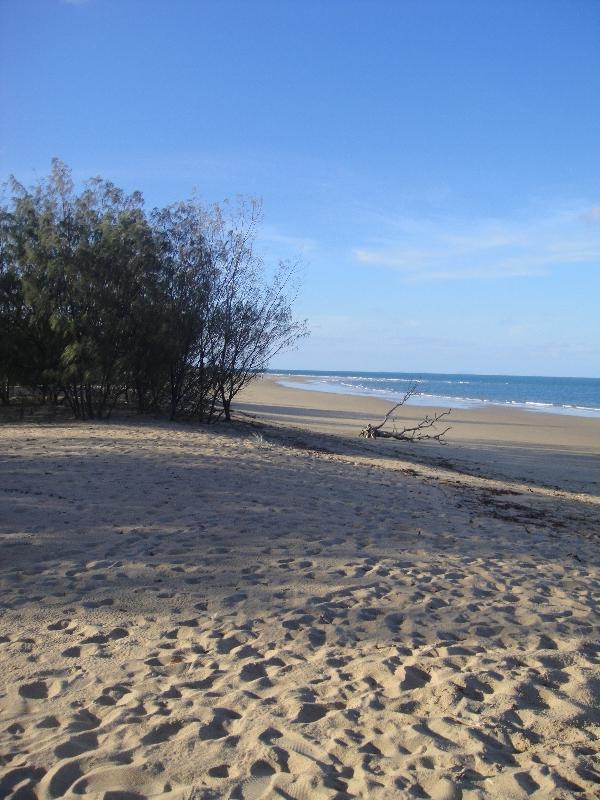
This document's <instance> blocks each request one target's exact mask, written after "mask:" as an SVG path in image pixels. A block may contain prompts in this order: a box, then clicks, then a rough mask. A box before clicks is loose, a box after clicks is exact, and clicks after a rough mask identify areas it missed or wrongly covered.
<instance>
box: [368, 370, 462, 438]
mask: <svg viewBox="0 0 600 800" xmlns="http://www.w3.org/2000/svg"><path fill="white" fill-rule="evenodd" d="M415 394H417V385H416V384H413V385H412V386H410V387H409V389H408V390H407V391H406V392H405V394H404V397H403V398H402V400H400V402H399V403H396V405H395V406H393V407H392V408H390V410H389V411H388V412H387V414H386V415H385V417H384V418H383V420H382V422H380V423H379V425H370V424H369V425H367V427H366V428H363V429H362V431H361V432H360V436H362V437H363V438H365V439H378V438H382V439H400V440H401V441H405V442H417V441H421V440H422V439H430V440H432V441H436V442H440V443H441V444H446V442H445V440H444V439H443V438H442V437H443V436H444V435H445V434H446V433H448V431H449V430H450V428H451V426H448V427H447V428H444V430H443V431H440V432H438V433H434V432H432V431H431V429H432V428H435V425H436V424H437V423H438V422H439V420H441V419H442V418H443V417H447V416H448V414H450V409H448V410H447V411H439V412H436V413H434V414H433V416H430V415H429V414H427V415H426V416H425V417H424V418H423V419H422V420H421V421H420V422H419V423H417V425H414V426H413V427H412V428H402V429H401V430H398V429H397V428H396V418H395V417H394V416H392V415H393V413H394V411H395V410H396V409H397V408H400V407H401V406H403V405H404V404H405V403H406V401H407V400H408V399H409V398H411V397H413V395H415ZM390 420H391V422H392V425H393V428H392V430H391V431H390V430H383V427H384V425H385V424H386V423H387V422H389V421H390Z"/></svg>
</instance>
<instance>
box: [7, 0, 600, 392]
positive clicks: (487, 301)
mask: <svg viewBox="0 0 600 800" xmlns="http://www.w3.org/2000/svg"><path fill="white" fill-rule="evenodd" d="M599 101H600V2H598V0H518V2H512V1H511V0H502V2H481V0H474V1H473V2H469V0H455V2H449V1H448V0H436V1H434V0H412V1H409V0H388V1H387V2H378V0H369V1H367V0H364V1H363V2H353V0H319V1H317V0H272V1H270V0H252V1H251V0H241V1H240V2H234V0H219V2H217V1H216V0H213V1H212V2H203V0H0V102H1V108H2V114H1V115H0V175H1V176H2V177H7V176H8V175H9V174H10V173H15V174H16V175H17V177H19V178H20V179H21V180H23V181H25V182H29V181H31V180H33V179H35V178H36V177H39V176H42V175H44V174H46V173H47V172H48V170H49V165H50V159H51V158H52V156H59V157H60V158H62V159H63V160H64V161H66V162H67V163H68V164H69V165H70V166H71V167H72V168H73V170H74V173H75V176H76V177H77V178H81V179H84V178H87V177H89V176H91V175H96V174H101V175H103V176H104V177H107V178H111V179H112V180H114V181H115V182H116V183H118V184H120V185H122V186H123V187H124V188H126V189H136V188H139V189H141V190H142V191H143V193H144V195H145V197H146V199H147V202H148V204H149V205H155V204H165V203H167V202H171V201H174V200H177V199H181V198H184V197H187V196H189V195H190V194H191V193H192V191H193V190H194V189H197V190H198V191H199V193H200V194H201V196H202V197H203V198H205V199H206V200H207V201H214V200H221V199H223V198H225V197H234V196H235V195H237V194H247V195H253V196H260V197H262V198H263V202H264V216H265V222H264V226H263V229H262V233H261V239H260V242H259V245H260V247H261V248H262V250H263V251H264V253H265V256H266V258H267V259H268V260H270V261H274V260H277V259H278V258H290V259H292V260H296V259H299V260H301V262H302V273H303V286H302V291H301V295H300V297H299V299H298V301H297V303H296V309H297V313H298V314H299V315H301V316H306V317H307V318H308V320H309V323H310V327H311V330H312V336H311V337H310V339H308V340H307V341H306V342H303V343H302V344H301V345H300V347H299V348H298V350H297V351H295V352H293V353H288V354H286V355H283V356H281V357H279V359H278V360H277V362H275V363H274V365H273V366H276V367H289V368H320V369H357V370H358V369H362V370H364V369H372V370H390V371H396V370H398V371H408V372H410V371H413V372H416V373H421V372H427V371H444V372H466V371H469V372H485V373H515V374H541V375H581V376H591V377H599V376H600V313H599V312H598V306H599V305H600V303H599V300H600V102H599Z"/></svg>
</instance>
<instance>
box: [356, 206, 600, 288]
mask: <svg viewBox="0 0 600 800" xmlns="http://www.w3.org/2000/svg"><path fill="white" fill-rule="evenodd" d="M596 211H598V219H599V220H600V207H598V208H597V209H596V208H593V209H591V212H594V214H595V212H596ZM591 212H590V211H588V212H586V214H587V216H589V215H590V213H591ZM582 219H584V215H582V214H581V213H579V212H578V213H574V212H568V213H566V212H560V213H554V214H552V215H548V216H547V217H543V218H538V219H530V220H527V221H523V220H519V221H514V220H510V221H499V220H475V221H472V222H470V223H466V222H462V221H451V222H448V221H446V222H441V223H432V222H430V221H421V222H419V221H415V220H406V221H399V223H398V225H397V226H396V229H397V232H399V233H397V234H396V237H394V239H392V240H390V239H388V240H379V241H377V240H375V241H373V243H372V244H371V245H368V246H363V247H356V248H354V250H353V257H354V259H355V260H356V261H358V262H359V263H361V264H365V265H368V266H372V267H383V268H388V269H393V270H396V271H398V272H401V273H402V274H403V275H404V276H405V278H406V280H408V281H442V280H477V279H482V280H485V279H499V278H519V277H543V276H544V275H548V274H549V273H550V272H551V271H552V270H554V269H557V268H560V267H566V266H570V267H571V268H573V267H576V266H579V267H584V266H590V265H598V266H600V230H593V229H591V228H590V226H589V225H588V226H582V225H581V221H582Z"/></svg>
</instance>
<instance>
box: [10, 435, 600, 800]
mask: <svg viewBox="0 0 600 800" xmlns="http://www.w3.org/2000/svg"><path fill="white" fill-rule="evenodd" d="M0 442H1V444H0V453H1V455H0V503H1V508H2V512H1V516H0V534H1V547H2V550H1V556H2V560H1V573H0V577H1V582H2V604H3V614H2V630H1V632H0V664H1V667H2V669H1V677H0V685H1V692H0V737H1V738H0V751H1V752H2V754H3V756H2V762H1V763H2V766H1V768H0V776H1V777H0V797H10V798H15V800H16V798H19V800H23V799H24V798H44V799H45V798H59V797H73V798H75V797H94V798H105V800H117V798H122V799H123V800H125V799H126V798H141V797H152V798H190V799H191V798H195V800H199V799H200V798H203V800H204V799H205V798H221V797H223V798H244V799H247V798H263V797H264V798H271V797H273V798H277V797H278V798H306V800H313V798H317V799H318V798H352V797H358V798H391V797H399V798H403V797H406V798H414V797H423V798H436V799H437V800H441V799H442V798H465V799H466V798H524V797H534V798H572V797H594V796H595V795H594V792H595V791H596V790H597V788H598V781H599V780H600V772H599V770H598V755H599V752H600V746H599V743H598V735H599V733H600V699H599V698H600V678H599V674H600V669H599V664H600V641H599V637H598V631H599V627H598V623H599V613H598V602H599V599H600V570H599V568H598V553H599V550H598V536H599V535H600V499H599V498H598V496H597V495H598V492H597V491H594V490H593V486H592V485H591V484H590V486H589V487H588V491H584V489H585V487H584V486H583V481H582V478H581V475H580V473H579V472H578V468H577V464H578V463H579V462H578V461H577V458H576V455H577V454H571V456H568V457H567V456H565V459H566V461H565V462H564V463H565V464H571V463H572V465H573V473H572V474H573V476H574V477H573V478H572V480H573V482H572V484H569V475H568V470H563V474H564V478H565V481H566V483H563V484H562V485H561V487H560V489H557V488H556V486H553V485H552V482H551V481H546V482H544V481H543V480H542V481H537V480H536V475H535V473H529V474H528V475H527V474H526V475H523V474H521V473H520V472H519V470H518V469H517V470H516V471H513V474H512V475H509V474H508V472H507V470H508V467H507V466H506V465H505V467H502V468H499V469H498V470H497V471H496V473H494V474H493V475H492V478H491V479H490V478H488V477H487V476H486V474H485V470H484V472H483V473H477V471H476V470H474V469H471V470H470V471H469V474H466V471H464V470H463V471H461V469H459V468H458V466H457V463H456V462H455V463H453V458H454V457H455V454H454V453H453V450H452V447H448V448H446V449H445V451H444V453H445V456H444V458H445V459H446V463H445V465H444V464H441V465H440V464H439V463H438V455H437V450H428V451H427V452H426V451H422V452H421V453H420V454H419V453H417V454H416V455H415V456H414V458H413V459H412V460H411V457H412V456H411V452H412V451H403V454H400V455H401V457H400V458H399V457H398V456H399V454H398V452H395V451H392V450H390V449H387V450H384V451H378V450H376V449H374V448H376V446H378V445H379V443H376V444H373V443H367V442H361V441H359V440H356V441H355V440H352V441H350V440H343V439H339V438H336V437H332V436H329V437H328V436H327V435H325V434H323V433H319V434H314V433H309V432H306V431H305V432H302V433H300V432H298V431H290V430H288V429H281V428H277V427H270V428H269V427H267V428H265V429H264V431H263V433H262V434H260V435H257V432H256V431H253V430H252V429H251V428H248V427H247V426H241V427H236V426H234V427H233V428H232V429H226V428H220V429H216V430H210V431H209V430H206V429H195V428H192V427H188V426H184V425H169V424H162V423H147V424H144V425H134V424H131V423H128V422H123V423H114V424H109V425H107V424H101V425H97V426H92V425H85V424H60V425H59V424H56V425H50V426H42V425H39V426H4V427H1V428H0ZM592 450H593V448H591V449H590V450H589V451H588V452H587V455H588V456H589V458H590V459H591V461H592V462H593V463H594V464H595V465H596V466H597V464H598V460H597V459H596V460H594V458H595V457H594V454H593V452H592ZM527 457H528V458H529V459H532V458H533V459H534V456H533V455H531V453H530V454H529V455H528V456H527ZM428 458H429V462H428V463H427V459H428ZM456 458H457V459H458V461H460V457H459V456H458V455H457V456H456ZM473 458H474V456H473ZM407 459H408V460H407ZM569 459H570V460H569ZM542 460H543V459H540V461H542ZM534 461H535V459H534ZM473 463H474V462H473ZM527 463H530V462H529V461H528V462H527ZM544 469H549V468H548V467H547V465H546V466H545V467H544ZM544 469H541V473H542V475H545V474H546V473H545V472H544ZM503 470H504V471H503ZM492 472H493V470H492ZM578 476H579V477H578ZM555 477H556V476H555ZM596 477H597V476H596ZM509 478H510V480H509ZM590 479H591V476H590Z"/></svg>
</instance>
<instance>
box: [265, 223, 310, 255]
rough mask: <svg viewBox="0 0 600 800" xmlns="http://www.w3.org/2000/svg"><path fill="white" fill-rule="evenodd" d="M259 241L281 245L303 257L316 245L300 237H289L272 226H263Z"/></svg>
mask: <svg viewBox="0 0 600 800" xmlns="http://www.w3.org/2000/svg"><path fill="white" fill-rule="evenodd" d="M258 238H259V241H260V242H264V243H266V244H275V245H283V246H284V247H286V248H288V249H291V250H295V251H296V252H300V253H302V254H303V255H307V254H308V253H311V252H313V251H314V250H315V249H316V247H317V243H316V241H315V240H314V239H308V238H303V237H301V236H290V235H289V234H286V233H282V232H281V231H279V230H278V229H277V228H274V227H272V226H268V225H266V226H264V227H263V228H262V229H261V231H260V233H259V236H258Z"/></svg>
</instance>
